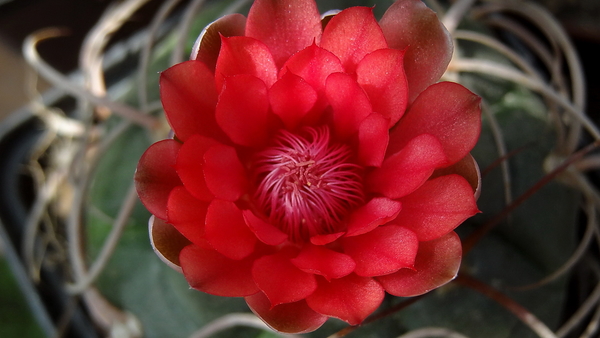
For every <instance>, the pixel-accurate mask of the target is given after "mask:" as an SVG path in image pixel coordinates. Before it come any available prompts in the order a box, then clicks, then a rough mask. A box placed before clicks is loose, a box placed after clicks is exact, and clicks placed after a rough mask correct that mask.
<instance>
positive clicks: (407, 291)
mask: <svg viewBox="0 0 600 338" xmlns="http://www.w3.org/2000/svg"><path fill="white" fill-rule="evenodd" d="M461 257H462V247H461V245H460V238H458V235H456V233H455V232H450V233H448V234H447V235H445V236H444V237H441V238H438V239H435V240H433V241H429V242H420V243H419V251H418V252H417V259H416V261H415V267H414V269H402V270H400V271H398V272H395V273H393V274H391V275H386V276H380V277H377V280H379V282H380V283H381V284H382V285H383V287H384V288H385V290H386V291H387V292H388V293H390V294H392V295H395V296H400V297H413V296H418V295H421V294H424V293H426V292H429V291H431V290H433V289H435V288H438V287H440V286H442V285H444V284H446V283H448V282H449V281H451V280H453V279H454V278H455V277H456V274H457V273H458V268H459V267H460V260H461Z"/></svg>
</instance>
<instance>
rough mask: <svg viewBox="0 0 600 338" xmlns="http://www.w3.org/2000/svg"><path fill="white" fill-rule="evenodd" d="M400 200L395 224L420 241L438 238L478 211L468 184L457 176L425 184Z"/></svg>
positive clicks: (444, 177) (441, 178)
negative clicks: (400, 206)
mask: <svg viewBox="0 0 600 338" xmlns="http://www.w3.org/2000/svg"><path fill="white" fill-rule="evenodd" d="M400 201H402V211H401V212H400V214H399V215H398V217H397V218H396V220H394V224H398V225H401V226H405V227H407V228H408V229H411V230H412V231H414V232H415V233H416V234H417V237H418V238H419V241H429V240H432V239H436V238H439V237H441V236H443V235H445V234H447V233H448V232H450V231H452V230H454V228H456V227H457V226H459V225H460V224H461V223H462V222H464V221H465V220H466V219H467V218H469V217H471V216H473V215H475V214H476V213H478V212H479V209H477V204H476V203H475V197H474V196H473V189H472V188H471V185H470V184H469V182H467V180H465V179H464V178H463V177H461V176H459V175H447V176H441V177H438V178H435V179H433V180H430V181H427V182H425V184H423V185H422V186H421V187H420V188H419V189H417V190H416V191H415V192H413V193H412V194H410V195H408V196H405V197H403V198H401V199H400Z"/></svg>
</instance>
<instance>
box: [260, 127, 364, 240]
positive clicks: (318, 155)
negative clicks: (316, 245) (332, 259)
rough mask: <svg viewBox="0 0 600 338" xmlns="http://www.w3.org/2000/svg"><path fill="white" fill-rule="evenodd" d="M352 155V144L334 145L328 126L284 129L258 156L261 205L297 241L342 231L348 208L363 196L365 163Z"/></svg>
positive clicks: (355, 204)
mask: <svg viewBox="0 0 600 338" xmlns="http://www.w3.org/2000/svg"><path fill="white" fill-rule="evenodd" d="M351 155H352V150H351V148H350V147H349V146H347V145H345V144H330V135H329V129H328V128H327V127H320V128H309V127H307V128H305V129H303V130H302V131H301V133H300V134H293V133H291V132H289V131H286V130H282V131H281V132H280V133H279V134H278V135H277V136H276V137H275V145H274V146H272V147H269V148H267V149H265V150H263V151H262V152H260V153H258V155H257V160H256V162H255V168H254V174H255V177H256V179H257V181H258V182H260V183H259V184H258V187H257V189H256V192H255V195H254V199H255V202H256V205H257V207H258V208H259V209H260V210H261V211H262V212H263V213H264V214H265V215H266V216H267V217H268V218H269V220H270V221H271V223H273V224H274V225H276V226H278V227H279V228H280V229H281V230H282V231H284V232H286V233H287V234H288V235H289V236H290V238H291V239H292V240H293V241H306V240H308V239H309V238H310V237H312V236H315V235H322V234H329V233H333V232H338V231H341V230H343V229H340V223H341V221H342V219H343V218H344V216H345V215H346V214H347V212H348V210H350V209H352V208H354V207H356V206H358V205H359V204H360V203H361V202H363V199H364V196H363V186H362V176H361V167H360V166H359V165H357V164H354V163H351V162H350V157H351Z"/></svg>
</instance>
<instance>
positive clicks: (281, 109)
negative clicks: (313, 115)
mask: <svg viewBox="0 0 600 338" xmlns="http://www.w3.org/2000/svg"><path fill="white" fill-rule="evenodd" d="M269 102H270V103H271V109H272V110H273V113H275V115H277V116H279V117H280V118H281V120H282V121H283V123H284V124H285V126H286V128H288V129H289V130H294V129H296V127H297V126H298V124H299V123H300V121H302V118H304V116H306V114H307V113H308V112H309V111H310V110H311V109H312V108H313V107H314V105H315V103H316V102H317V92H316V91H315V90H314V89H313V87H312V86H311V85H309V84H308V83H306V81H304V80H303V79H302V78H301V77H299V76H297V75H294V74H293V73H291V72H287V73H285V74H284V75H283V76H282V77H281V79H279V81H277V82H275V84H274V85H273V87H271V89H269Z"/></svg>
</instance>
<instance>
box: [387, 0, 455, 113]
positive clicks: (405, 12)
mask: <svg viewBox="0 0 600 338" xmlns="http://www.w3.org/2000/svg"><path fill="white" fill-rule="evenodd" d="M379 24H380V25H381V29H382V30H383V34H384V35H385V39H386V40H387V42H388V44H389V47H390V48H394V49H400V50H404V49H406V55H405V56H404V69H405V71H406V77H407V78H408V88H409V102H412V101H413V100H414V99H415V98H416V97H417V95H419V93H420V92H421V91H423V90H424V89H425V88H427V87H428V86H429V85H431V84H433V83H435V82H436V81H438V80H439V78H440V77H441V76H442V74H444V72H445V71H446V68H447V67H448V63H450V59H451V58H452V51H453V48H454V47H453V45H452V37H451V36H450V33H448V31H447V30H446V28H445V27H444V25H443V24H442V23H441V22H440V20H439V19H438V17H437V15H436V14H435V13H434V12H433V11H432V10H430V9H429V8H427V6H425V4H424V3H423V2H421V1H420V0H398V1H396V2H395V3H394V4H392V5H391V6H390V8H388V10H387V11H386V12H385V14H384V15H383V17H382V18H381V20H380V21H379Z"/></svg>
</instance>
